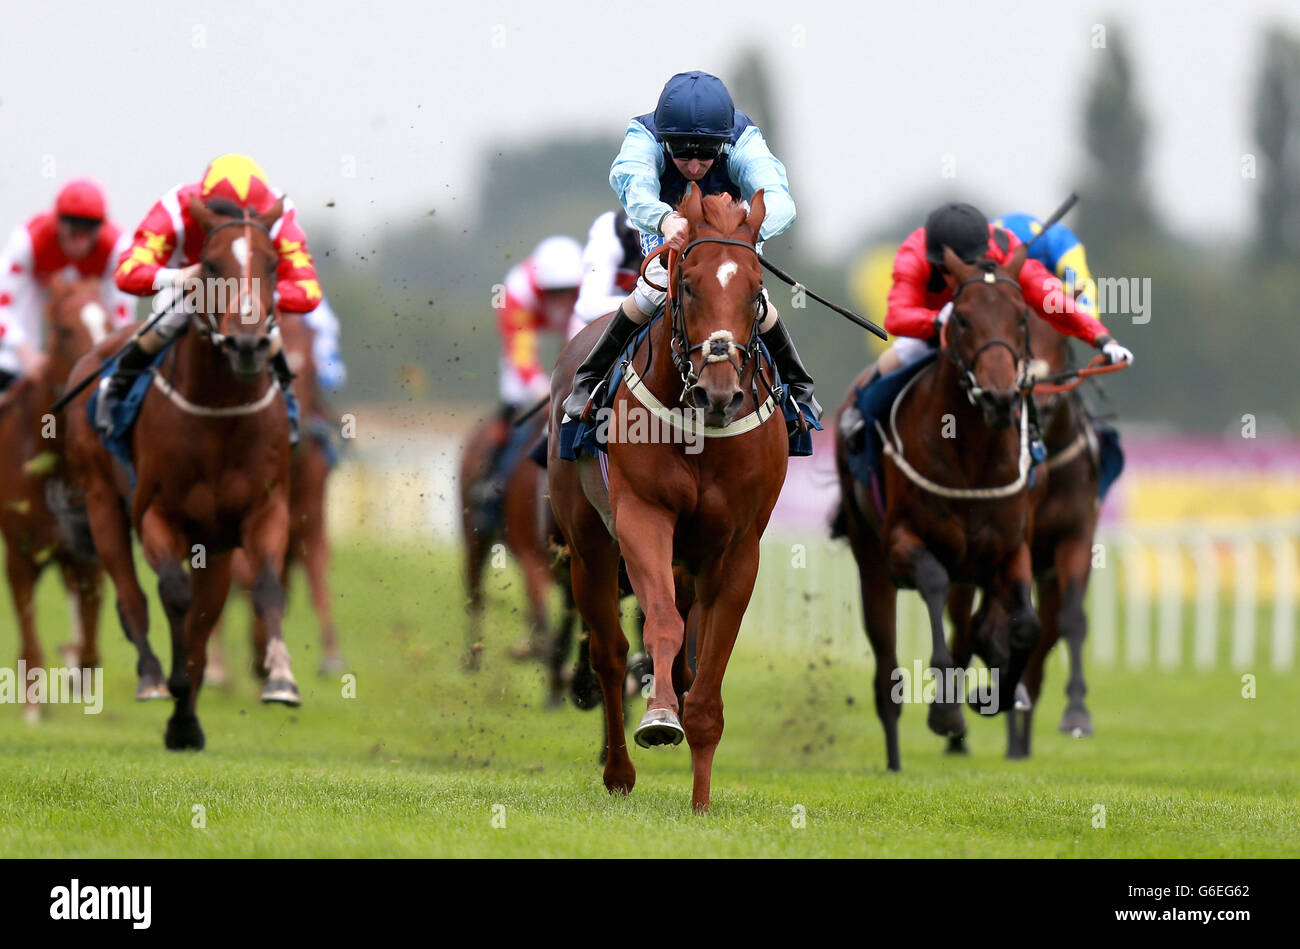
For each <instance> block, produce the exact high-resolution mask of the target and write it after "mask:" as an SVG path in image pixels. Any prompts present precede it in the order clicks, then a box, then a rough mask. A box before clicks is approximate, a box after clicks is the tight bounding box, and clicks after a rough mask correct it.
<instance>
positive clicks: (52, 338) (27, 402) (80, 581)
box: [0, 279, 112, 720]
mask: <svg viewBox="0 0 1300 949" xmlns="http://www.w3.org/2000/svg"><path fill="white" fill-rule="evenodd" d="M45 319H46V325H47V347H48V360H47V362H46V363H45V365H44V368H43V369H42V370H41V371H40V373H39V375H36V376H31V377H27V378H25V379H23V380H21V381H19V382H17V383H15V384H14V386H13V387H11V388H10V390H9V391H8V392H7V393H6V394H5V396H4V398H3V401H2V402H0V444H3V445H5V446H7V447H8V449H9V450H8V451H5V452H3V453H0V532H2V533H3V534H4V539H5V567H6V575H7V578H8V580H9V592H10V594H11V595H12V597H13V604H14V613H15V614H16V615H17V617H18V628H19V630H20V632H21V636H22V651H21V653H20V658H21V659H23V660H24V661H25V662H26V663H27V665H28V667H37V666H42V665H43V664H44V661H45V660H44V655H43V653H42V651H41V644H40V639H39V637H38V636H37V631H36V617H35V606H34V602H33V596H34V593H35V588H36V582H37V580H38V579H39V578H40V575H41V573H42V571H44V569H45V568H46V567H47V566H49V565H50V564H52V563H54V564H58V567H59V572H60V574H61V575H62V578H63V583H64V586H65V587H66V588H67V591H68V597H69V601H70V605H71V606H72V613H73V630H74V634H73V639H72V643H71V644H70V646H69V647H67V648H66V650H65V651H66V653H67V655H68V660H67V661H68V662H70V663H71V662H76V663H77V664H79V665H80V666H82V667H83V668H87V669H89V668H91V667H94V666H97V665H99V648H98V645H97V643H98V637H97V633H98V629H99V606H100V598H101V594H102V588H103V572H102V570H101V569H100V566H99V563H98V562H97V561H96V560H95V557H94V550H93V548H91V547H90V545H89V543H88V540H89V538H88V536H87V533H86V532H87V530H88V528H87V527H86V525H85V523H84V521H83V522H81V523H80V524H77V525H75V527H74V530H73V532H71V533H66V532H63V531H61V529H60V524H59V522H58V520H57V519H56V518H55V515H54V513H53V512H52V511H51V509H50V505H51V504H54V505H56V506H59V505H64V504H66V498H67V492H68V486H67V471H66V463H65V451H66V448H67V438H66V437H65V435H64V429H63V425H64V423H63V420H62V419H59V418H55V417H54V416H52V415H48V414H46V413H47V412H48V411H49V408H48V407H49V405H50V403H51V402H53V401H54V400H55V399H57V398H58V396H59V394H60V392H61V391H62V382H63V380H64V379H66V378H67V377H68V373H69V372H71V371H72V365H73V363H75V362H76V361H77V359H79V358H80V357H81V356H82V355H83V354H84V353H86V352H89V351H90V348H91V346H92V345H94V343H96V342H97V341H99V340H101V339H103V338H104V336H105V335H106V334H107V333H108V332H109V331H110V330H111V329H112V326H111V325H110V319H109V315H108V311H107V310H106V309H105V308H104V306H103V305H102V303H101V302H100V288H99V281H98V280H81V281H76V282H70V281H64V280H59V279H56V280H55V281H54V282H53V283H52V284H51V286H50V299H49V302H48V304H47V305H46V309H45ZM47 498H48V500H47ZM25 697H26V695H25V693H24V698H25ZM25 713H26V715H27V717H28V719H29V720H35V719H36V718H37V716H38V710H37V706H34V705H29V706H27V707H26V709H25Z"/></svg>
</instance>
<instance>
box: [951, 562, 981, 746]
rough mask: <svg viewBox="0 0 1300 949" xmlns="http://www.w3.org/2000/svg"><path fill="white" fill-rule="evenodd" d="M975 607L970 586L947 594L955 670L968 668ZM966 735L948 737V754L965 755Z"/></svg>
mask: <svg viewBox="0 0 1300 949" xmlns="http://www.w3.org/2000/svg"><path fill="white" fill-rule="evenodd" d="M974 605H975V588H974V587H973V586H970V585H965V584H964V585H961V586H955V587H953V588H952V590H951V591H950V592H949V593H948V621H949V622H950V623H951V624H952V645H951V647H950V648H951V651H952V662H953V666H954V667H955V668H957V669H966V668H968V667H969V666H970V661H971V654H972V653H973V651H974V649H973V644H972V643H971V608H972V607H973V606H974ZM966 751H967V749H966V735H965V733H962V734H960V735H950V736H949V738H948V753H949V754H954V755H964V754H966Z"/></svg>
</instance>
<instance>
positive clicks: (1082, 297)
mask: <svg viewBox="0 0 1300 949" xmlns="http://www.w3.org/2000/svg"><path fill="white" fill-rule="evenodd" d="M993 225H994V226H995V227H1001V228H1004V229H1005V230H1008V231H1010V232H1011V233H1012V234H1014V235H1016V237H1018V238H1020V242H1021V243H1022V244H1028V243H1029V242H1030V241H1032V240H1034V238H1036V237H1038V235H1039V234H1042V233H1043V222H1042V221H1040V220H1039V219H1038V218H1036V217H1034V216H1033V215H1032V214H1024V213H1022V212H1016V213H1014V214H1005V215H1003V216H1002V217H1001V218H999V219H998V220H996V221H994V222H993ZM1029 256H1030V257H1032V258H1034V260H1037V261H1038V262H1039V263H1041V264H1042V265H1043V266H1044V267H1046V268H1047V269H1048V270H1049V271H1050V272H1051V273H1052V274H1054V275H1055V276H1056V277H1057V278H1058V279H1059V280H1060V281H1061V283H1062V284H1064V285H1065V292H1066V293H1070V294H1072V295H1073V296H1074V298H1075V300H1076V301H1077V302H1078V303H1079V304H1080V305H1081V306H1083V307H1085V308H1087V310H1088V312H1089V313H1091V314H1092V315H1093V316H1096V315H1097V281H1095V280H1093V279H1092V273H1091V271H1089V270H1088V255H1087V253H1086V252H1085V251H1084V249H1083V242H1082V241H1081V240H1079V238H1078V236H1077V235H1076V234H1075V233H1074V231H1072V230H1070V229H1069V228H1068V227H1066V226H1065V225H1064V224H1060V223H1057V224H1053V225H1052V226H1051V227H1050V228H1048V230H1047V233H1046V234H1043V236H1042V237H1041V238H1039V239H1038V240H1037V241H1036V242H1035V243H1034V246H1033V247H1031V248H1029Z"/></svg>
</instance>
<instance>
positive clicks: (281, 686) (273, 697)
mask: <svg viewBox="0 0 1300 949" xmlns="http://www.w3.org/2000/svg"><path fill="white" fill-rule="evenodd" d="M262 702H263V703H264V704H267V705H269V704H271V703H272V702H278V703H279V704H281V705H289V706H292V707H294V708H297V707H298V706H299V705H301V704H302V696H300V695H299V694H298V686H296V685H294V684H293V683H292V682H290V681H289V680H288V679H267V681H266V685H265V686H264V687H263V689H262Z"/></svg>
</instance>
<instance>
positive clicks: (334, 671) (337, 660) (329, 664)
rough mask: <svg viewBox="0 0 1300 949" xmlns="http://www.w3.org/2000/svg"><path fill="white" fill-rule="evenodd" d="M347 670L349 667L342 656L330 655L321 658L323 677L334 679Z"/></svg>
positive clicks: (321, 673)
mask: <svg viewBox="0 0 1300 949" xmlns="http://www.w3.org/2000/svg"><path fill="white" fill-rule="evenodd" d="M347 671H348V667H347V664H346V663H345V662H344V661H343V657H342V656H329V657H327V658H325V659H322V660H321V664H320V669H319V672H320V677H321V678H322V679H332V678H333V677H334V676H341V675H342V674H343V673H345V672H347Z"/></svg>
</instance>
